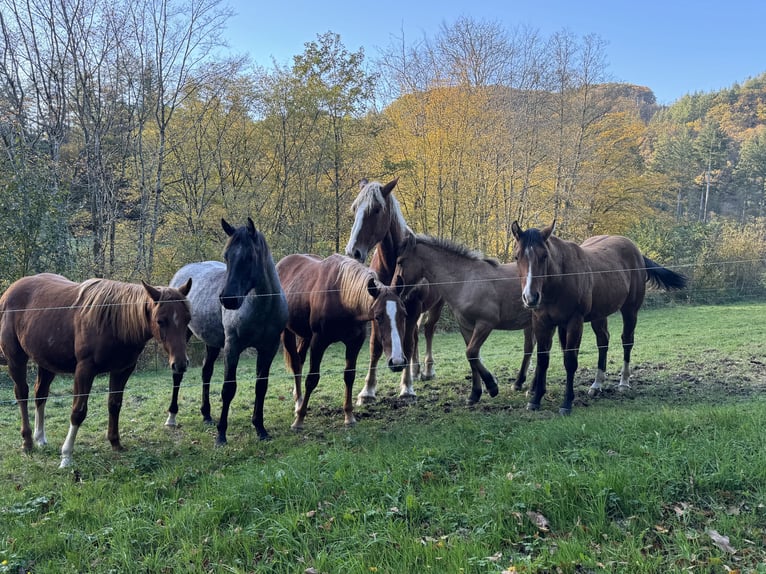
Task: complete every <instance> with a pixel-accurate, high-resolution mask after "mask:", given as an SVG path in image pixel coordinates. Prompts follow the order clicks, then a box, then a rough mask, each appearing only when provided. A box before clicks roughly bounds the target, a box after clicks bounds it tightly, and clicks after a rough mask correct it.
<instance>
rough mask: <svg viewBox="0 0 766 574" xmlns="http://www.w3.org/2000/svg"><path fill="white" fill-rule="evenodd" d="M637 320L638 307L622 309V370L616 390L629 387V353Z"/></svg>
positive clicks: (631, 349)
mask: <svg viewBox="0 0 766 574" xmlns="http://www.w3.org/2000/svg"><path fill="white" fill-rule="evenodd" d="M637 322H638V308H631V309H625V310H623V311H622V357H623V358H622V371H621V372H620V384H619V385H618V386H617V390H618V391H624V390H626V389H629V388H630V354H631V352H632V351H633V342H634V335H635V332H636V323H637Z"/></svg>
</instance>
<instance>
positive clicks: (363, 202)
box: [346, 178, 399, 263]
mask: <svg viewBox="0 0 766 574" xmlns="http://www.w3.org/2000/svg"><path fill="white" fill-rule="evenodd" d="M398 181H399V178H396V179H394V180H392V181H390V182H388V183H387V184H385V185H383V184H381V183H380V182H378V181H373V182H368V181H367V180H366V179H363V180H362V181H360V182H359V194H358V195H357V196H356V199H355V200H354V201H353V203H352V204H351V211H352V213H353V214H354V225H353V226H352V228H351V235H350V236H349V240H348V244H347V245H346V255H348V256H349V257H353V258H354V259H356V260H357V261H359V262H361V263H364V262H365V260H366V259H367V254H368V253H369V252H370V250H371V249H372V248H373V247H374V246H375V245H376V244H377V243H379V242H380V241H382V240H383V238H384V237H385V236H386V234H387V233H388V232H389V230H390V228H391V223H392V222H391V218H392V217H393V213H392V205H393V204H392V200H393V197H392V196H391V192H392V191H393V190H394V188H395V187H396V184H397V183H398Z"/></svg>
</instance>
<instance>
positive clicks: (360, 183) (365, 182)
mask: <svg viewBox="0 0 766 574" xmlns="http://www.w3.org/2000/svg"><path fill="white" fill-rule="evenodd" d="M368 183H370V182H369V181H368V179H367V178H366V177H363V178H362V179H360V180H359V189H363V188H364V186H365V185H367V184H368Z"/></svg>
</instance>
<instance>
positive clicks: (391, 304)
mask: <svg viewBox="0 0 766 574" xmlns="http://www.w3.org/2000/svg"><path fill="white" fill-rule="evenodd" d="M386 314H387V315H388V319H389V321H391V362H392V363H393V364H395V365H401V364H402V363H404V361H405V359H404V351H403V350H402V340H401V339H400V338H399V331H398V330H397V329H396V301H388V302H386Z"/></svg>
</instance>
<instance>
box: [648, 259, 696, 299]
mask: <svg viewBox="0 0 766 574" xmlns="http://www.w3.org/2000/svg"><path fill="white" fill-rule="evenodd" d="M643 257H644V266H645V267H646V273H647V277H646V280H647V282H648V283H651V284H652V285H653V286H655V287H657V288H659V289H665V290H666V291H673V290H676V289H683V288H684V287H686V283H687V281H688V280H687V278H686V276H685V275H681V274H680V273H676V272H675V271H671V270H670V269H667V268H666V267H663V266H662V265H660V264H659V263H655V262H654V261H652V260H651V259H649V258H648V257H647V256H646V255H644V256H643Z"/></svg>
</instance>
